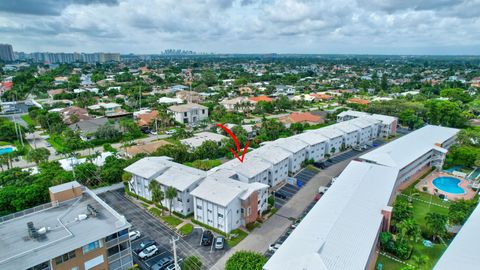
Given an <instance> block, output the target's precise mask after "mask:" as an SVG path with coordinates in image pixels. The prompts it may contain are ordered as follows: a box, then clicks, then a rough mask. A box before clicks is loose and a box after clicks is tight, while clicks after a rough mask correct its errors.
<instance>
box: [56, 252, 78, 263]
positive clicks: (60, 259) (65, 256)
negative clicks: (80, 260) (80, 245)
mask: <svg viewBox="0 0 480 270" xmlns="http://www.w3.org/2000/svg"><path fill="white" fill-rule="evenodd" d="M73 258H75V250H73V251H70V252H67V253H65V254H63V255H62V256H58V257H56V258H55V263H56V264H57V265H58V264H61V263H63V262H66V261H68V260H71V259H73Z"/></svg>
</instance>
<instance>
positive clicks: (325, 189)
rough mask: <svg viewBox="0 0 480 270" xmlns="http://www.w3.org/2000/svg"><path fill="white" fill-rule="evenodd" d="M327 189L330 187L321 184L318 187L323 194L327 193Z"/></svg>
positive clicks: (319, 192)
mask: <svg viewBox="0 0 480 270" xmlns="http://www.w3.org/2000/svg"><path fill="white" fill-rule="evenodd" d="M327 190H328V187H325V186H321V187H319V188H318V194H320V195H323V194H325V192H327Z"/></svg>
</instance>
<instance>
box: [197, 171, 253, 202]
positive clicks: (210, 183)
mask: <svg viewBox="0 0 480 270" xmlns="http://www.w3.org/2000/svg"><path fill="white" fill-rule="evenodd" d="M226 179H228V178H225V179H217V178H214V177H210V176H209V177H207V178H206V179H205V180H204V181H202V183H200V185H198V187H196V188H195V189H194V190H193V191H192V192H191V193H190V194H191V195H192V196H194V197H197V198H200V199H202V200H205V201H209V202H212V203H214V204H218V205H220V206H223V207H226V206H227V205H229V204H230V203H231V202H232V201H233V200H235V199H236V198H238V197H240V195H241V194H242V193H243V192H245V191H246V188H240V187H238V185H231V184H230V183H228V181H225V180H226ZM236 182H238V183H242V182H240V181H236Z"/></svg>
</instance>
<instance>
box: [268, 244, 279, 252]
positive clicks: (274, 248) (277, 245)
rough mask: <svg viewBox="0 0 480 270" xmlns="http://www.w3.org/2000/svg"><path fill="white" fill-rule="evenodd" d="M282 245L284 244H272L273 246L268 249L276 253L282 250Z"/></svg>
mask: <svg viewBox="0 0 480 270" xmlns="http://www.w3.org/2000/svg"><path fill="white" fill-rule="evenodd" d="M281 245H282V244H278V243H277V244H271V245H270V246H269V247H268V250H270V251H273V252H275V251H277V250H278V249H279V248H280V246H281Z"/></svg>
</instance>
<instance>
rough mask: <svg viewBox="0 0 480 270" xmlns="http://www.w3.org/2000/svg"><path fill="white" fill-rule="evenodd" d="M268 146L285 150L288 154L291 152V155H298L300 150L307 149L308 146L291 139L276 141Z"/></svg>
mask: <svg viewBox="0 0 480 270" xmlns="http://www.w3.org/2000/svg"><path fill="white" fill-rule="evenodd" d="M270 145H272V146H275V147H279V148H281V149H284V150H287V151H288V152H291V153H298V152H300V151H302V150H305V149H306V148H307V147H308V144H307V143H306V142H304V141H300V140H296V139H294V138H291V137H290V138H281V139H278V140H276V141H274V142H273V143H270Z"/></svg>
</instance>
